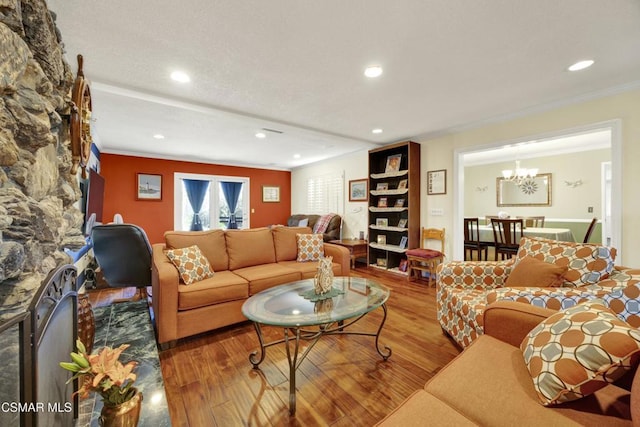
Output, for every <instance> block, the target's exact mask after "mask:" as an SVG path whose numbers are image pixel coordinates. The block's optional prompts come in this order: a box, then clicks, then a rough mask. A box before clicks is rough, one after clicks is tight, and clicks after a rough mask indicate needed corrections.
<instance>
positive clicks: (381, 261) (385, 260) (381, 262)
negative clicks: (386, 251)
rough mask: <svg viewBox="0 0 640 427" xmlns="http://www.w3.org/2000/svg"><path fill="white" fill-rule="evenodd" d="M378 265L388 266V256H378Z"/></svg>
mask: <svg viewBox="0 0 640 427" xmlns="http://www.w3.org/2000/svg"><path fill="white" fill-rule="evenodd" d="M376 265H377V266H378V267H386V266H387V259H386V258H378V259H376Z"/></svg>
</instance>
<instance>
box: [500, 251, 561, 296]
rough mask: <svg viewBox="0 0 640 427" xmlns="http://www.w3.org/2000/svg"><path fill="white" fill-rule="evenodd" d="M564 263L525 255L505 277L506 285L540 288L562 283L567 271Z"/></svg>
mask: <svg viewBox="0 0 640 427" xmlns="http://www.w3.org/2000/svg"><path fill="white" fill-rule="evenodd" d="M567 270H568V267H567V266H566V265H564V266H561V265H556V264H551V263H548V262H544V261H541V260H539V259H536V258H533V257H530V256H527V257H524V258H522V259H521V260H520V261H519V262H518V263H517V264H516V265H515V267H514V268H513V270H512V271H511V274H509V277H507V282H506V286H511V287H527V286H537V287H540V288H548V287H556V286H560V285H562V283H563V281H564V275H565V273H566V272H567Z"/></svg>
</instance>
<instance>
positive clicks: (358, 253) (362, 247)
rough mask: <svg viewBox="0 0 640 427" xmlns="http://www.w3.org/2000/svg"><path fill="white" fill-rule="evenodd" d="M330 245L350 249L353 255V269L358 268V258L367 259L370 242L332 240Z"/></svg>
mask: <svg viewBox="0 0 640 427" xmlns="http://www.w3.org/2000/svg"><path fill="white" fill-rule="evenodd" d="M328 243H333V244H335V245H340V246H344V247H345V248H347V249H349V253H350V254H351V268H355V266H356V258H360V257H365V258H366V257H367V246H368V244H369V242H367V241H366V240H360V239H342V240H330V241H329V242H328Z"/></svg>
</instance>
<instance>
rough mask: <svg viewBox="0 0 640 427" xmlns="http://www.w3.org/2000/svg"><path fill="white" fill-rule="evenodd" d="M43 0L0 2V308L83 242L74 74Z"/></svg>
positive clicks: (24, 296)
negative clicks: (72, 133)
mask: <svg viewBox="0 0 640 427" xmlns="http://www.w3.org/2000/svg"><path fill="white" fill-rule="evenodd" d="M54 19H55V17H54V16H52V14H51V13H50V12H49V10H48V9H47V4H46V2H45V1H44V0H23V1H20V0H0V168H1V169H0V308H1V309H2V310H4V309H10V307H12V306H16V305H20V304H24V303H25V301H26V302H27V303H28V301H27V300H28V299H29V294H30V292H32V290H33V289H32V288H33V287H34V286H37V284H39V283H40V282H41V281H42V279H43V278H44V277H45V275H46V274H47V273H48V272H49V271H50V270H52V269H53V268H54V267H56V266H57V265H58V264H60V263H63V262H69V261H70V259H69V257H68V256H67V255H66V254H65V253H64V252H63V249H64V248H76V249H77V248H78V247H81V246H83V245H84V239H83V236H82V233H81V227H82V220H83V218H82V213H81V212H80V211H79V210H78V209H77V208H76V207H74V204H75V202H76V201H77V200H78V199H79V198H80V190H79V186H78V181H77V178H76V176H73V175H71V174H70V169H71V164H72V162H71V150H70V145H69V144H70V140H69V126H68V116H65V115H68V113H69V103H70V89H71V86H72V85H73V80H74V76H73V74H72V72H71V70H70V67H69V65H68V64H67V62H66V61H65V59H64V58H63V46H62V43H61V37H60V33H59V32H58V30H57V28H56V26H55V22H54Z"/></svg>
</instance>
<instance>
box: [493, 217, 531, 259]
mask: <svg viewBox="0 0 640 427" xmlns="http://www.w3.org/2000/svg"><path fill="white" fill-rule="evenodd" d="M491 228H493V240H494V242H495V245H496V261H498V256H499V257H500V259H503V260H504V259H509V258H511V257H513V256H515V255H516V254H517V253H518V248H519V247H520V239H522V235H523V234H522V230H523V229H524V221H523V220H522V219H521V218H520V219H517V218H515V219H492V220H491Z"/></svg>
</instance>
